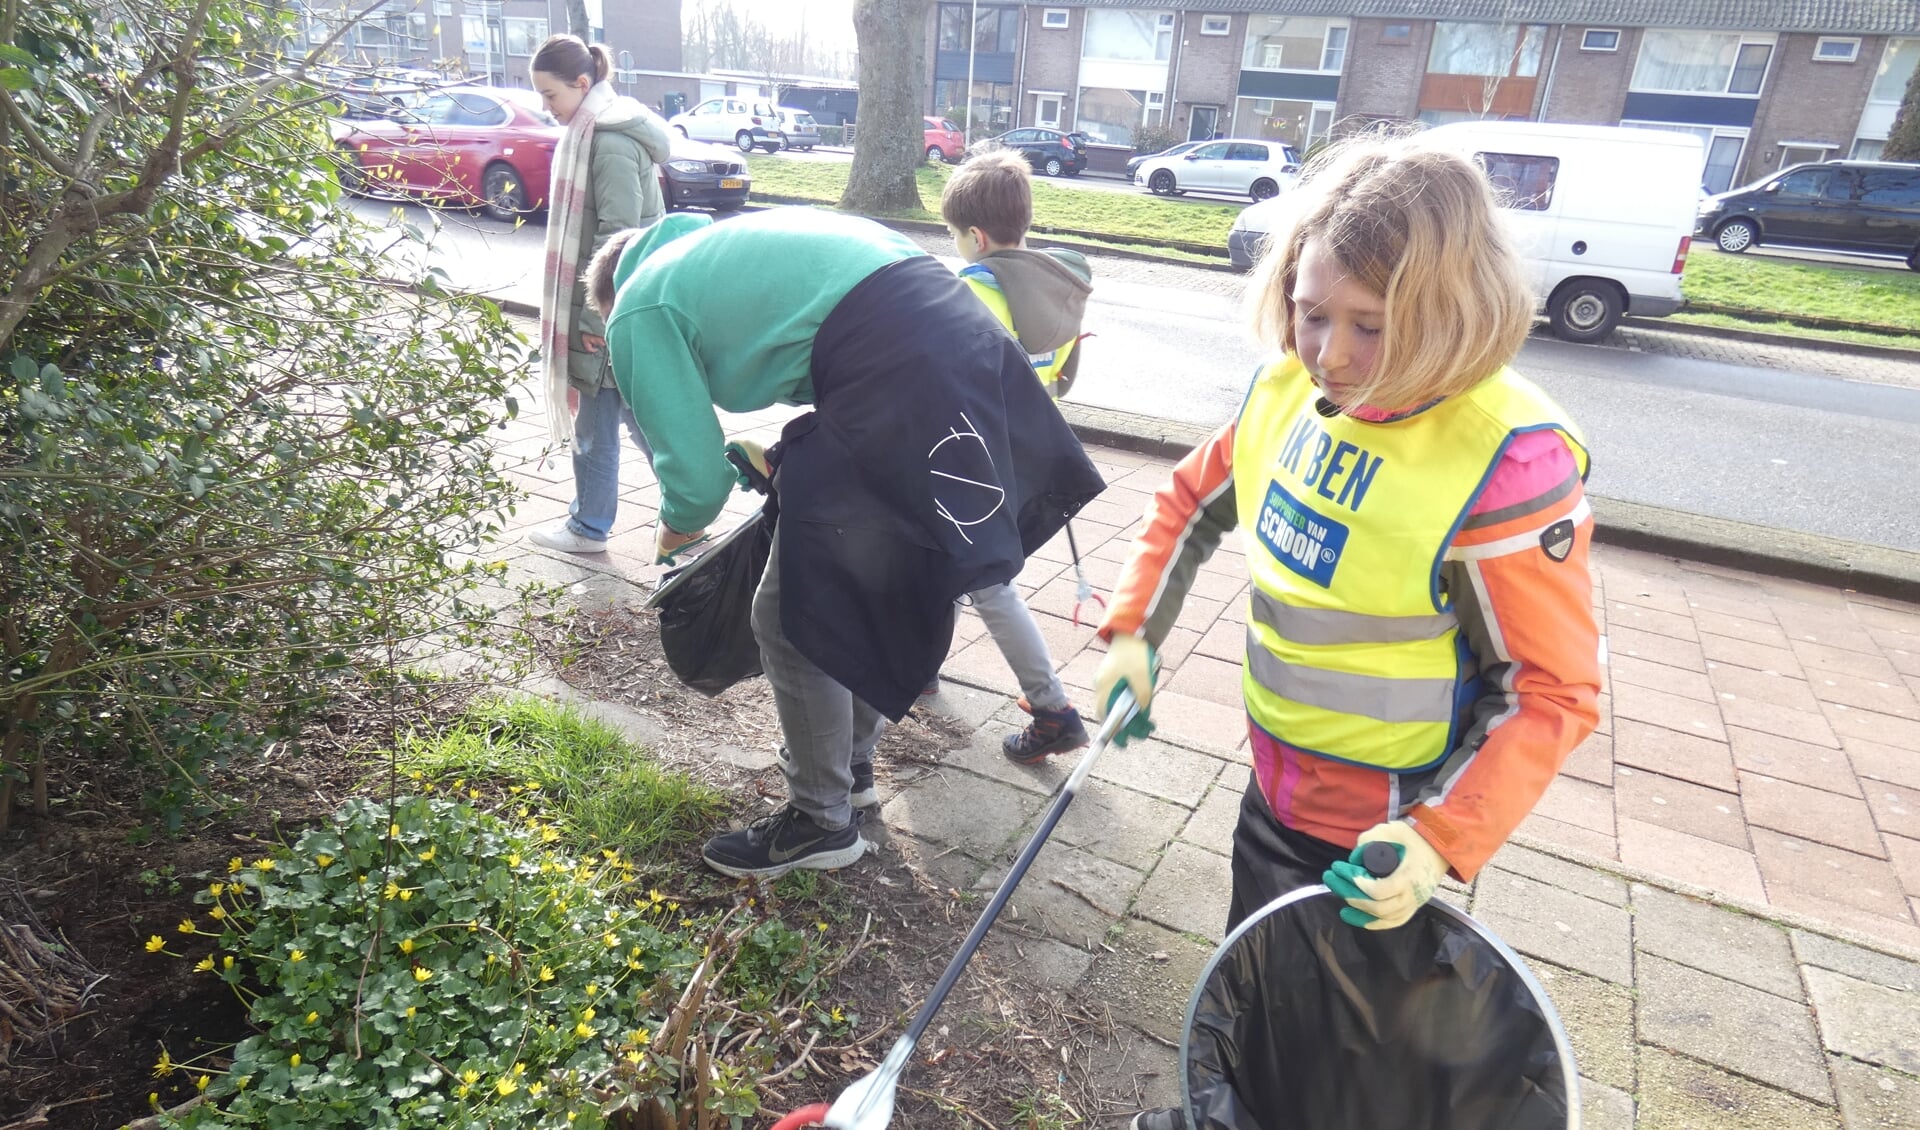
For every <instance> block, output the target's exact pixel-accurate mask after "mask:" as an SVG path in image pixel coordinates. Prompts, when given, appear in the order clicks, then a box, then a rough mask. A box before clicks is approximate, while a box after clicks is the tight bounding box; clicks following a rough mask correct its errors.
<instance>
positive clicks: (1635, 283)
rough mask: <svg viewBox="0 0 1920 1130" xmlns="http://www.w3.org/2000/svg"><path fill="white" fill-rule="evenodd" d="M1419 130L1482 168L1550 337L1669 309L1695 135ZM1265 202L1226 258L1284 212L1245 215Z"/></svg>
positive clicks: (1686, 217)
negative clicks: (1497, 196)
mask: <svg viewBox="0 0 1920 1130" xmlns="http://www.w3.org/2000/svg"><path fill="white" fill-rule="evenodd" d="M1422 136H1423V137H1425V138H1427V139H1428V140H1430V141H1431V142H1433V143H1434V144H1436V145H1439V146H1442V147H1444V148H1447V149H1451V150H1454V151H1455V152H1458V153H1461V154H1463V155H1465V156H1468V157H1471V158H1473V159H1474V160H1475V161H1477V162H1478V163H1479V164H1480V166H1481V167H1482V168H1483V169H1485V170H1486V171H1487V176H1488V178H1489V179H1490V180H1492V181H1493V184H1494V187H1495V189H1496V190H1498V191H1499V192H1500V194H1501V197H1502V201H1503V202H1504V203H1505V205H1506V208H1505V211H1504V215H1505V217H1506V220H1507V230H1508V232H1509V233H1510V234H1511V236H1512V237H1513V240H1514V242H1515V244H1516V245H1517V247H1518V248H1519V251H1520V254H1521V255H1522V256H1524V257H1525V259H1526V261H1527V269H1528V273H1529V275H1530V277H1531V279H1532V281H1533V288H1534V293H1535V294H1536V295H1538V296H1539V298H1540V304H1541V308H1542V309H1543V310H1544V311H1545V312H1546V315H1547V318H1548V319H1549V320H1550V321H1551V322H1552V324H1553V332H1554V334H1555V335H1556V336H1558V337H1560V338H1561V339H1563V340H1566V341H1578V342H1587V341H1597V340H1599V339H1600V338H1603V337H1605V336H1606V335H1607V334H1609V333H1611V332H1612V331H1613V327H1614V326H1615V324H1617V323H1618V322H1619V321H1620V318H1621V316H1622V315H1625V314H1634V315H1638V316H1642V317H1665V316H1666V315H1668V314H1671V313H1673V312H1674V311H1676V310H1678V309H1680V305H1681V302H1682V298H1681V295H1680V278H1681V272H1682V271H1683V270H1685V268H1686V263H1687V248H1688V247H1689V246H1690V245H1691V243H1692V240H1693V224H1694V214H1695V212H1696V210H1697V207H1698V203H1699V199H1700V170H1701V168H1702V167H1703V166H1704V165H1705V155H1704V152H1703V150H1702V148H1701V144H1700V139H1699V138H1697V137H1694V136H1693V135H1691V134H1685V133H1680V132H1677V131H1674V130H1658V129H1631V128H1624V127H1617V126H1577V125H1561V124H1558V123H1553V122H1499V121H1485V122H1455V123H1451V124H1448V125H1443V126H1435V127H1433V128H1432V129H1430V130H1428V131H1426V133H1425V134H1423V135H1422ZM1284 199H1285V198H1284V197H1283V198H1282V200H1284ZM1280 203H1281V201H1275V202H1274V204H1276V205H1277V204H1280ZM1269 207H1271V206H1270V205H1266V204H1257V205H1254V206H1253V207H1251V208H1248V209H1247V210H1246V211H1245V212H1243V213H1242V214H1241V217H1242V221H1244V223H1242V222H1240V221H1236V223H1235V228H1236V230H1235V232H1233V233H1231V234H1230V235H1229V236H1228V241H1227V243H1228V250H1229V252H1230V253H1231V254H1232V255H1233V258H1234V260H1235V262H1240V261H1241V260H1243V259H1246V260H1250V259H1251V258H1252V255H1253V248H1254V245H1255V244H1256V242H1257V241H1256V239H1255V233H1256V231H1257V232H1258V234H1259V235H1260V236H1264V234H1265V232H1266V230H1267V229H1268V228H1271V227H1273V226H1276V225H1277V224H1278V223H1279V222H1280V221H1281V220H1282V219H1283V218H1284V217H1283V214H1282V213H1281V212H1280V211H1279V209H1278V208H1274V209H1273V210H1272V211H1270V212H1269V213H1268V214H1267V215H1266V216H1256V215H1255V214H1254V213H1256V212H1257V211H1259V210H1260V209H1263V208H1269Z"/></svg>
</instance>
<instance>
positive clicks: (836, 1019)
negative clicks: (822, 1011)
mask: <svg viewBox="0 0 1920 1130" xmlns="http://www.w3.org/2000/svg"><path fill="white" fill-rule="evenodd" d="M845 1019H846V1017H844V1016H842V1015H840V1006H839V1005H834V1006H833V1022H834V1023H835V1024H838V1023H840V1022H841V1021H842V1020H845Z"/></svg>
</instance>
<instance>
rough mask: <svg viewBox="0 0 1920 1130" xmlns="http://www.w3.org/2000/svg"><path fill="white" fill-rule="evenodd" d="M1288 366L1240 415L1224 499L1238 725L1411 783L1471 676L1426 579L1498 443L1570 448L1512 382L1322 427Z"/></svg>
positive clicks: (1444, 603)
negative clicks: (1233, 534)
mask: <svg viewBox="0 0 1920 1130" xmlns="http://www.w3.org/2000/svg"><path fill="white" fill-rule="evenodd" d="M1320 402H1321V401H1320V394H1319V391H1318V390H1317V389H1316V388H1315V387H1314V385H1313V381H1312V379H1311V378H1310V377H1309V375H1308V373H1307V370H1306V367H1305V366H1304V365H1302V364H1301V363H1300V361H1299V359H1298V358H1295V357H1292V356H1288V357H1286V358H1285V359H1283V360H1281V361H1279V362H1276V363H1275V364H1272V365H1270V366H1268V367H1267V368H1266V369H1265V370H1264V371H1262V372H1261V374H1260V376H1259V377H1258V378H1256V379H1255V381H1254V384H1253V388H1252V389H1251V390H1250V391H1249V393H1248V395H1247V401H1246V404H1245V405H1244V406H1243V407H1242V408H1241V410H1240V422H1239V425H1238V428H1237V431H1236V434H1235V436H1234V445H1233V485H1234V493H1235V496H1236V501H1237V504H1238V507H1239V519H1240V527H1241V529H1242V530H1244V531H1245V532H1246V534H1247V535H1248V537H1247V564H1248V567H1249V569H1250V571H1251V573H1252V580H1253V585H1252V591H1251V594H1250V596H1249V598H1248V607H1247V654H1246V661H1245V664H1244V667H1243V671H1242V677H1241V683H1242V688H1243V690H1244V692H1245V695H1246V700H1247V713H1248V714H1249V715H1250V716H1251V717H1252V718H1253V721H1254V722H1255V723H1256V724H1258V725H1259V726H1260V727H1261V728H1262V729H1264V730H1266V731H1267V732H1268V733H1269V734H1271V735H1273V737H1274V738H1276V739H1277V740H1279V741H1281V742H1284V743H1286V744H1287V745H1290V746H1293V747H1294V748H1296V749H1302V750H1306V751H1308V752H1310V753H1314V754H1317V755H1319V756H1322V757H1328V758H1334V759H1337V760H1341V761H1349V762H1355V763H1358V764H1362V765H1371V766H1375V767H1377V768H1381V769H1391V770H1396V771H1407V770H1414V769H1421V768H1425V767H1427V766H1430V765H1432V764H1434V763H1436V762H1438V761H1440V760H1441V759H1443V758H1445V757H1446V756H1447V754H1448V753H1449V752H1450V751H1451V749H1452V747H1453V744H1454V734H1455V727H1456V722H1457V720H1458V716H1459V714H1460V710H1461V707H1463V706H1464V705H1466V703H1465V701H1464V700H1463V696H1464V695H1466V694H1468V693H1470V690H1471V687H1470V684H1471V680H1472V676H1473V674H1474V671H1473V669H1472V667H1471V656H1470V654H1469V653H1468V652H1467V650H1466V646H1465V643H1464V641H1462V640H1461V639H1460V625H1459V622H1458V620H1457V619H1456V618H1455V615H1454V612H1453V601H1452V599H1451V598H1450V597H1449V596H1448V595H1447V594H1445V593H1442V592H1441V590H1440V566H1441V562H1442V560H1443V559H1444V558H1445V556H1446V553H1447V550H1448V548H1449V547H1450V546H1451V545H1452V542H1453V538H1454V534H1455V533H1456V532H1457V531H1458V530H1459V528H1460V524H1461V523H1462V522H1463V521H1464V520H1465V519H1466V517H1467V510H1468V508H1469V507H1470V506H1471V505H1472V503H1473V500H1474V498H1475V497H1476V496H1477V495H1478V494H1479V492H1480V488H1481V486H1482V484H1483V483H1485V481H1486V478H1487V475H1488V474H1489V473H1490V472H1491V470H1492V468H1493V467H1494V465H1495V463H1496V462H1497V461H1498V459H1499V457H1500V454H1501V452H1502V451H1503V450H1505V448H1506V446H1507V444H1508V442H1509V441H1511V440H1512V438H1513V437H1514V436H1516V435H1519V434H1520V433H1522V432H1529V431H1537V430H1541V429H1546V428H1551V429H1554V430H1556V431H1558V432H1560V433H1561V434H1562V435H1563V436H1565V437H1566V439H1567V441H1568V444H1569V446H1570V447H1571V448H1572V450H1573V452H1574V457H1575V459H1576V460H1577V461H1578V462H1579V466H1580V473H1581V475H1582V476H1583V477H1584V476H1585V475H1586V472H1587V452H1586V447H1585V444H1584V442H1583V441H1582V440H1581V438H1580V435H1579V432H1578V431H1577V430H1576V429H1575V428H1574V426H1573V425H1572V424H1571V423H1570V422H1569V421H1568V419H1567V415H1566V413H1565V412H1563V411H1562V410H1561V409H1560V407H1559V406H1558V405H1557V404H1555V403H1554V402H1553V401H1552V399H1551V398H1549V397H1548V396H1547V394H1546V393H1544V392H1542V391H1541V390H1540V389H1539V388H1537V387H1535V386H1534V385H1533V384H1532V383H1531V382H1529V381H1527V380H1526V379H1525V378H1523V377H1521V376H1519V375H1518V374H1516V373H1514V372H1513V371H1512V370H1511V369H1505V368H1503V369H1501V370H1500V371H1499V372H1498V373H1496V374H1494V375H1493V376H1492V377H1489V378H1488V379H1487V380H1485V381H1482V382H1481V383H1480V384H1479V385H1478V386H1477V387H1475V388H1474V389H1473V390H1472V391H1471V392H1468V393H1465V394H1463V395H1461V396H1456V397H1451V398H1448V399H1446V400H1443V401H1441V402H1439V403H1438V404H1435V405H1433V406H1432V407H1430V408H1427V409H1425V410H1424V411H1421V412H1418V413H1415V414H1414V415H1412V416H1408V417H1406V418H1404V419H1400V420H1395V421H1391V422H1388V423H1367V422H1365V421H1362V420H1358V419H1355V418H1353V417H1351V416H1346V415H1342V414H1338V413H1336V414H1334V415H1332V416H1323V415H1322V414H1321V413H1320V411H1319V409H1318V407H1317V406H1318V405H1319V404H1320Z"/></svg>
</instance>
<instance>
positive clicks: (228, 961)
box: [220, 954, 233, 969]
mask: <svg viewBox="0 0 1920 1130" xmlns="http://www.w3.org/2000/svg"><path fill="white" fill-rule="evenodd" d="M220 968H222V969H232V968H233V955H232V954H228V955H227V956H225V957H223V958H221V959H220Z"/></svg>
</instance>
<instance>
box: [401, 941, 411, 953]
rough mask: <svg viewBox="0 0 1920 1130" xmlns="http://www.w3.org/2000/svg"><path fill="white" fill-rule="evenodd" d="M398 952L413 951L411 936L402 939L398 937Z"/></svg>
mask: <svg viewBox="0 0 1920 1130" xmlns="http://www.w3.org/2000/svg"><path fill="white" fill-rule="evenodd" d="M400 952H401V953H412V952H413V939H412V938H402V939H400Z"/></svg>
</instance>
